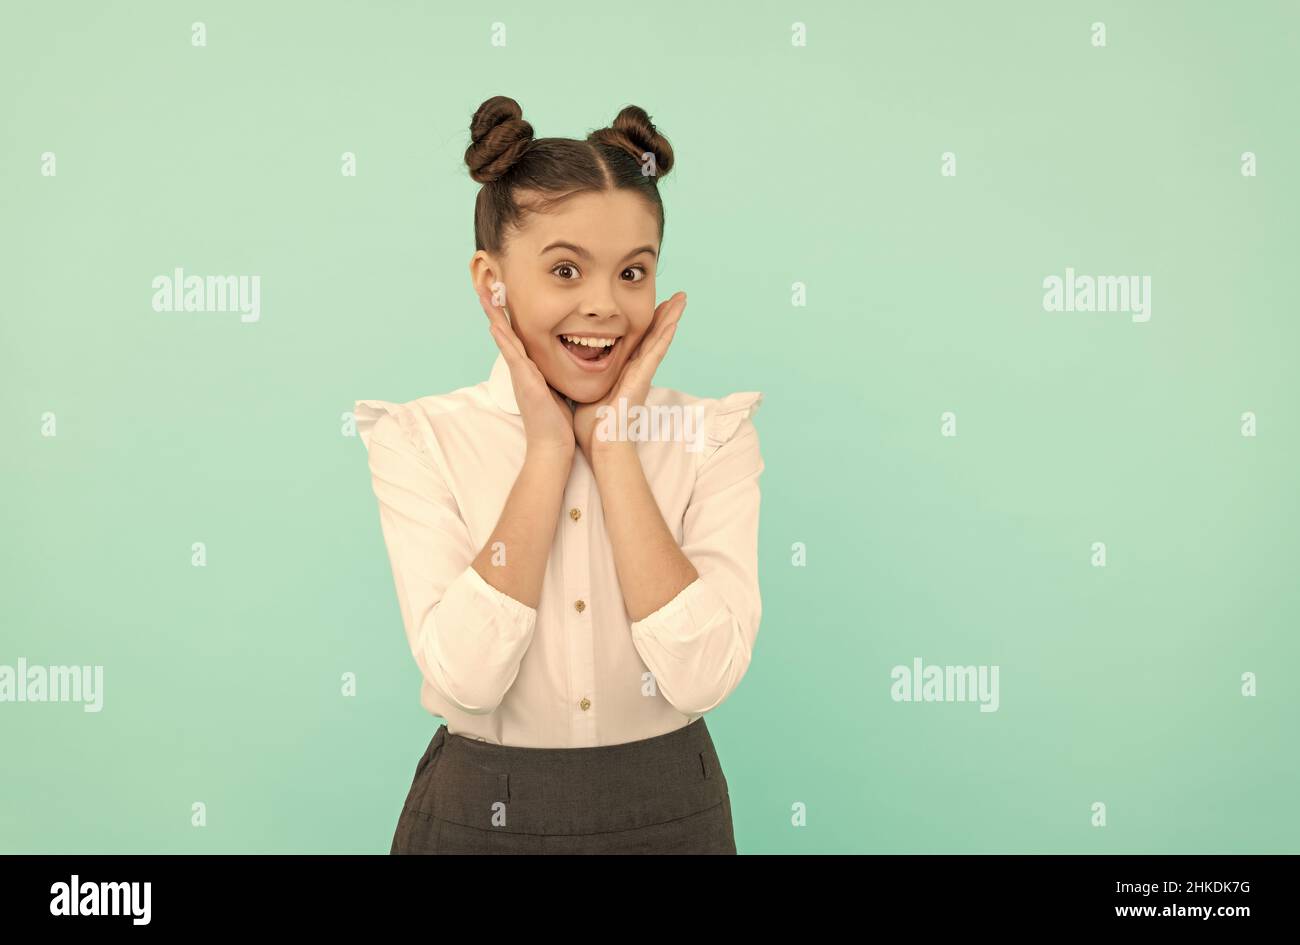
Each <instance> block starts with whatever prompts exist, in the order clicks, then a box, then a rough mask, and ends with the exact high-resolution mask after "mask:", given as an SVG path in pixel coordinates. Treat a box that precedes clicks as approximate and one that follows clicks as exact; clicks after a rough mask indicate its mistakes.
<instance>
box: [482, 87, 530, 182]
mask: <svg viewBox="0 0 1300 945" xmlns="http://www.w3.org/2000/svg"><path fill="white" fill-rule="evenodd" d="M469 134H470V141H471V142H472V143H471V144H470V146H469V147H468V148H466V149H465V163H466V164H468V165H469V176H470V177H472V178H474V180H476V181H478V182H479V183H480V184H487V183H491V182H492V181H494V180H497V179H498V178H500V177H504V176H505V174H506V173H507V172H508V171H509V170H510V168H511V167H513V166H514V163H515V162H516V161H518V160H519V158H520V156H521V155H522V154H523V153H524V152H525V151H527V150H528V146H529V145H530V144H532V141H533V126H532V125H530V124H529V123H528V122H526V121H524V112H523V109H522V108H520V107H519V103H518V102H516V101H515V100H514V99H512V98H509V97H508V96H505V95H494V96H493V97H492V98H490V99H488V100H487V101H486V102H484V103H483V104H482V105H480V106H479V107H478V111H476V112H474V117H473V118H471V119H470V122H469Z"/></svg>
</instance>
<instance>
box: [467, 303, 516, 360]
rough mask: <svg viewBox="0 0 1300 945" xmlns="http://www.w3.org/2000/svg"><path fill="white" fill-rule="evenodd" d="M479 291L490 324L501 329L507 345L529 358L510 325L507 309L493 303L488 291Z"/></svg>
mask: <svg viewBox="0 0 1300 945" xmlns="http://www.w3.org/2000/svg"><path fill="white" fill-rule="evenodd" d="M477 291H478V299H479V303H480V304H481V305H482V306H483V311H484V312H485V313H486V314H487V317H488V322H489V323H490V324H492V325H496V326H497V327H498V328H500V329H501V333H502V335H503V336H504V337H505V339H506V343H507V344H509V345H510V346H512V347H513V348H514V349H515V350H516V351H517V352H518V353H519V354H521V355H524V356H525V357H527V352H526V351H525V350H524V343H523V342H522V341H520V340H519V336H518V335H516V334H515V331H514V328H513V327H512V326H511V324H510V319H509V318H508V317H507V315H506V311H505V308H504V307H502V306H500V305H497V304H495V303H494V302H493V301H492V296H491V295H489V294H488V293H487V291H486V290H484V289H478V290H477Z"/></svg>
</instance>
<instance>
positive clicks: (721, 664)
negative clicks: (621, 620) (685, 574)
mask: <svg viewBox="0 0 1300 945" xmlns="http://www.w3.org/2000/svg"><path fill="white" fill-rule="evenodd" d="M761 401H762V394H760V393H756V392H744V393H735V394H729V395H728V396H726V397H724V398H722V399H721V400H719V401H718V403H717V404H716V406H715V408H714V409H713V411H711V415H710V418H709V421H708V426H707V430H706V440H705V446H704V449H703V450H702V451H701V457H702V458H701V459H700V466H699V472H698V474H697V477H696V482H695V489H694V491H693V492H692V493H691V499H690V503H689V505H688V506H687V509H686V515H685V520H684V522H683V537H682V545H681V548H682V553H683V554H684V555H686V557H687V558H688V559H689V560H690V562H691V564H693V565H694V566H695V570H696V571H697V572H699V577H698V578H697V579H696V580H695V581H693V582H691V584H689V585H687V586H686V587H685V588H683V589H682V591H681V592H680V593H678V595H677V596H676V597H674V598H673V599H672V600H670V601H668V603H666V604H664V605H663V606H662V607H660V608H659V609H658V610H656V611H655V612H654V613H652V614H649V615H647V616H646V617H644V618H643V619H641V620H638V621H633V622H632V642H633V645H634V646H635V647H636V649H637V652H638V653H639V654H640V655H641V659H642V660H644V661H645V664H646V666H647V667H649V669H650V671H651V672H652V673H654V676H655V681H656V684H657V685H658V687H659V691H660V692H661V693H662V694H663V696H664V698H665V699H667V700H668V702H670V703H671V704H672V705H673V706H674V707H675V708H676V709H677V710H678V711H679V712H681V713H683V714H685V715H702V714H704V713H705V712H708V711H709V710H711V709H713V708H715V707H716V706H718V705H719V704H720V703H721V702H722V701H723V700H724V699H726V698H727V697H728V696H729V695H731V693H732V692H733V691H734V690H735V688H736V687H737V686H738V685H739V684H740V680H741V678H742V677H743V676H744V675H745V671H746V670H747V669H748V668H749V662H750V658H751V656H752V654H753V650H754V640H755V638H756V637H757V636H758V624H759V619H760V617H761V615H762V599H761V595H760V593H759V585H758V513H759V484H758V479H759V475H760V474H761V473H762V471H763V465H764V464H763V458H762V455H761V453H760V452H759V444H758V431H757V429H756V428H755V427H754V424H753V422H752V421H751V420H750V419H749V418H750V417H751V416H752V415H753V413H754V411H755V410H757V409H758V405H759V404H760V403H761Z"/></svg>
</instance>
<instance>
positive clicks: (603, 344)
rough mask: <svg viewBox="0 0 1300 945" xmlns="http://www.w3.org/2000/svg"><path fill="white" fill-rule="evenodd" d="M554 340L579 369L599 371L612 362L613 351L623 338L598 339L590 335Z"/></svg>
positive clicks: (563, 336)
mask: <svg viewBox="0 0 1300 945" xmlns="http://www.w3.org/2000/svg"><path fill="white" fill-rule="evenodd" d="M555 340H556V341H558V342H559V344H560V347H561V348H563V349H564V350H565V352H567V353H568V356H569V357H570V358H571V359H572V360H573V362H574V363H575V364H576V365H577V366H578V367H579V368H581V369H582V370H584V371H601V370H604V368H605V366H606V365H608V364H609V362H610V361H611V360H613V358H614V350H615V349H616V348H617V347H618V346H619V344H620V343H621V342H622V341H623V336H622V335H619V336H618V337H617V338H598V337H595V336H592V335H556V336H555Z"/></svg>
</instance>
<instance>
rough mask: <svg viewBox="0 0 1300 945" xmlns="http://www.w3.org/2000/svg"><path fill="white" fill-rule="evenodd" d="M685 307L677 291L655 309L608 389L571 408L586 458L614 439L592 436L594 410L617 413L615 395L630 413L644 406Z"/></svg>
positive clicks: (612, 442) (613, 441)
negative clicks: (622, 399) (590, 401)
mask: <svg viewBox="0 0 1300 945" xmlns="http://www.w3.org/2000/svg"><path fill="white" fill-rule="evenodd" d="M685 310H686V293H685V292H677V293H675V294H674V295H673V296H672V297H671V298H669V299H668V300H667V301H665V302H661V303H660V304H659V307H658V308H656V309H655V313H654V317H653V318H652V319H650V327H649V328H647V329H646V333H645V334H644V335H643V336H642V337H641V341H640V342H639V343H638V344H637V346H636V350H635V351H633V352H632V356H631V357H630V358H628V359H627V361H626V362H625V363H624V364H623V370H622V371H621V372H619V375H618V380H616V381H615V382H614V384H613V385H612V386H611V387H610V389H609V393H608V394H606V395H605V396H604V397H602V398H601V399H600V400H597V401H595V402H593V403H590V404H578V405H577V409H575V410H574V412H573V435H574V437H575V438H576V439H577V441H578V446H579V447H581V448H582V452H583V454H584V455H585V456H586V457H587V461H588V462H590V461H591V459H592V457H593V455H594V454H593V450H595V452H600V450H602V449H606V448H608V447H610V446H613V445H614V444H615V443H617V442H619V441H618V440H609V441H606V440H601V439H599V438H595V439H593V436H592V434H593V431H594V430H595V427H596V424H597V423H598V422H599V418H598V416H597V411H598V410H599V409H600V408H601V407H609V408H610V409H612V410H613V411H614V412H615V416H617V415H618V409H619V407H618V402H619V398H620V397H621V398H625V399H626V400H627V409H628V412H629V413H631V411H632V408H633V407H635V406H645V399H646V395H647V394H649V393H650V381H651V380H652V379H653V378H654V375H655V371H656V370H658V369H659V363H660V362H661V361H663V359H664V355H665V354H667V353H668V345H669V343H670V342H671V341H672V340H673V334H674V333H675V332H676V331H677V322H678V320H679V319H681V317H682V312H684V311H685Z"/></svg>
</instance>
